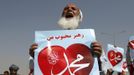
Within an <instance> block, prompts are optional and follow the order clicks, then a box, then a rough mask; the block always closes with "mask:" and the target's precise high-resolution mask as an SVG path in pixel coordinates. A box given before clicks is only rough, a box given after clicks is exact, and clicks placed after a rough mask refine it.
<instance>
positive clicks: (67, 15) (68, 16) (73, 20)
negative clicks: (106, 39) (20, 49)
mask: <svg viewBox="0 0 134 75" xmlns="http://www.w3.org/2000/svg"><path fill="white" fill-rule="evenodd" d="M82 18H83V15H82V12H81V10H80V9H79V8H78V7H77V6H76V5H75V4H73V3H69V4H67V5H66V7H65V8H64V9H63V12H62V15H61V18H60V19H59V21H58V24H59V26H60V27H62V28H63V29H68V30H71V29H76V28H78V26H79V24H80V22H81V21H82ZM37 48H38V44H36V43H35V44H32V45H31V46H30V49H29V54H30V56H31V57H33V58H34V51H35V49H37ZM91 48H92V50H93V54H92V55H93V56H97V57H98V58H100V56H101V53H102V47H101V45H100V43H98V42H93V43H92V44H91Z"/></svg>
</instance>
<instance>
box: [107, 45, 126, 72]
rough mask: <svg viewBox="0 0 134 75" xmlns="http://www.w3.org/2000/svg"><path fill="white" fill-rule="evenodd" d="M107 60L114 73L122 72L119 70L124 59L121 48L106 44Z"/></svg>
mask: <svg viewBox="0 0 134 75" xmlns="http://www.w3.org/2000/svg"><path fill="white" fill-rule="evenodd" d="M107 58H108V60H109V63H110V64H111V67H112V68H113V70H114V71H117V72H122V69H121V68H122V64H123V58H124V49H123V48H120V47H115V46H114V45H111V44H108V48H107Z"/></svg>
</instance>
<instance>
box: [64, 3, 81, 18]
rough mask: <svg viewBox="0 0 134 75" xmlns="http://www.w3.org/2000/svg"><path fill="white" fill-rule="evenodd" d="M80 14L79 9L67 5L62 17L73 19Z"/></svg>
mask: <svg viewBox="0 0 134 75" xmlns="http://www.w3.org/2000/svg"><path fill="white" fill-rule="evenodd" d="M79 14H80V12H79V8H77V7H76V5H74V4H68V5H67V6H66V7H65V8H64V10H63V14H62V16H63V17H65V18H73V17H74V16H78V15H79Z"/></svg>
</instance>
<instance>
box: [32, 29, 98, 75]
mask: <svg viewBox="0 0 134 75" xmlns="http://www.w3.org/2000/svg"><path fill="white" fill-rule="evenodd" d="M93 41H95V33H94V30H93V29H77V30H56V31H36V32H35V42H36V43H37V44H38V49H37V50H36V51H35V59H34V62H35V64H34V74H35V75H99V70H98V63H97V59H96V58H93V56H92V54H91V49H90V44H91V42H93ZM94 71H95V72H94Z"/></svg>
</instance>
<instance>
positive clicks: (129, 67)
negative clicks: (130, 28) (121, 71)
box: [126, 45, 134, 75]
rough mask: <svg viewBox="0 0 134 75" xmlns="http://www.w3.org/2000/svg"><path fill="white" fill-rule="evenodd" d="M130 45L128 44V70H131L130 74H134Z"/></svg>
mask: <svg viewBox="0 0 134 75" xmlns="http://www.w3.org/2000/svg"><path fill="white" fill-rule="evenodd" d="M130 49H131V48H130V45H128V47H127V53H126V54H127V55H126V56H127V58H126V60H127V65H128V70H129V74H130V75H134V62H133V61H132V60H131V56H130Z"/></svg>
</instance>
